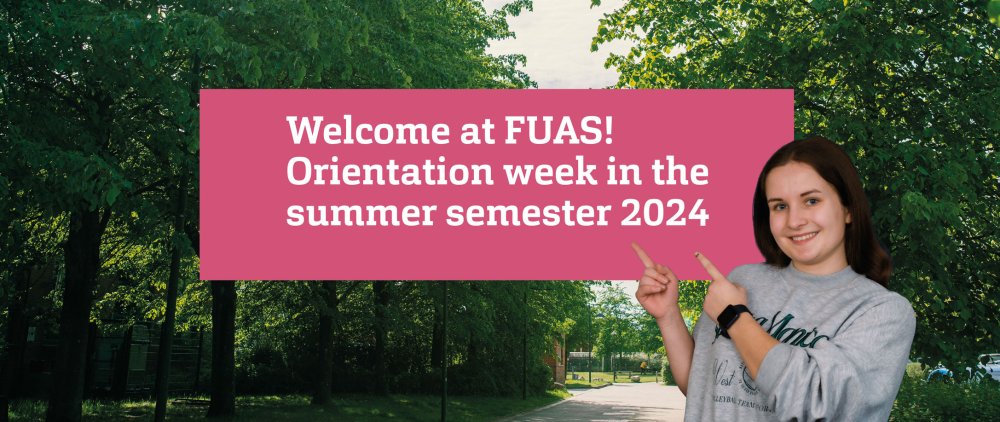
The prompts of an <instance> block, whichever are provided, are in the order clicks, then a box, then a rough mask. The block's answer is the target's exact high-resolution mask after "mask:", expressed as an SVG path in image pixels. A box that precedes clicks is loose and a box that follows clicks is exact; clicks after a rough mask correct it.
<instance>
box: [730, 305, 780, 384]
mask: <svg viewBox="0 0 1000 422" xmlns="http://www.w3.org/2000/svg"><path fill="white" fill-rule="evenodd" d="M751 311H753V310H752V309H751ZM726 333H728V334H729V337H730V339H732V340H733V345H734V346H736V350H737V351H739V352H740V358H742V359H743V363H745V364H746V365H747V370H748V371H749V372H750V377H751V378H753V379H755V380H756V379H757V371H759V370H760V364H761V363H763V362H764V357H765V356H767V352H769V351H771V348H772V347H774V346H775V345H777V344H778V340H775V339H774V337H771V335H770V334H768V333H767V331H764V328H763V327H761V326H760V324H758V323H757V321H754V319H753V318H752V317H751V316H750V314H742V315H740V317H739V318H737V319H736V322H735V323H734V324H733V326H732V327H729V329H728V330H726Z"/></svg>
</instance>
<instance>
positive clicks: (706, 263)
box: [694, 252, 726, 280]
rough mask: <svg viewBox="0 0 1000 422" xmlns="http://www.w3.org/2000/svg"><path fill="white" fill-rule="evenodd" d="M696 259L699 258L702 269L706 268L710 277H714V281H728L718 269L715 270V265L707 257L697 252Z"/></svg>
mask: <svg viewBox="0 0 1000 422" xmlns="http://www.w3.org/2000/svg"><path fill="white" fill-rule="evenodd" d="M694 257H695V258H698V262H700V263H701V266H702V267H705V270H707V271H708V275H710V276H711V277H712V280H725V279H726V276H724V275H722V273H721V272H719V269H718V268H715V264H713V263H712V261H709V260H708V258H707V257H705V255H702V254H701V252H695V253H694Z"/></svg>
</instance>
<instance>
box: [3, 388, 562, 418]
mask: <svg viewBox="0 0 1000 422" xmlns="http://www.w3.org/2000/svg"><path fill="white" fill-rule="evenodd" d="M567 397H569V393H567V392H566V391H563V390H552V391H549V392H547V393H546V394H545V395H543V396H536V397H529V398H528V399H527V400H521V398H520V397H472V396H457V397H456V396H450V397H448V410H447V411H448V420H450V421H482V420H495V419H499V418H502V417H505V416H510V415H514V414H518V413H521V412H524V411H527V410H530V409H534V408H538V407H542V406H545V405H548V404H550V403H554V402H557V401H559V400H563V399H565V398H567ZM196 399H200V400H199V401H196V402H194V403H192V402H185V401H173V400H172V401H171V402H170V406H169V407H168V408H167V420H172V421H187V420H198V421H204V420H205V419H204V416H205V412H206V411H207V410H208V407H207V401H202V400H205V398H204V397H198V398H196ZM309 400H310V398H309V397H308V396H244V397H237V399H236V412H237V417H236V418H235V420H248V421H252V420H266V421H271V420H282V421H303V422H305V421H309V422H311V421H314V420H317V419H323V420H338V421H341V420H342V421H384V420H398V421H437V420H440V418H441V398H440V397H439V396H403V395H391V396H388V397H377V396H369V395H345V396H335V397H334V398H333V400H332V401H331V402H330V403H329V404H328V405H326V406H313V405H310V404H309ZM154 407H155V403H154V402H153V401H150V400H139V401H123V402H113V401H90V400H88V401H85V402H84V404H83V420H85V421H101V422H106V421H134V420H146V419H149V418H151V417H152V415H153V409H154ZM10 416H11V421H29V420H30V421H34V420H41V419H44V416H45V402H42V401H20V402H14V403H12V405H11V414H10Z"/></svg>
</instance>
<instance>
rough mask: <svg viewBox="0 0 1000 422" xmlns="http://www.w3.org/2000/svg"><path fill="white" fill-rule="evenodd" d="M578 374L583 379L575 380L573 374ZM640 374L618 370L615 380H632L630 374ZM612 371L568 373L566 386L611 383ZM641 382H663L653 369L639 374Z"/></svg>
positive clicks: (587, 386) (576, 386) (577, 386)
mask: <svg viewBox="0 0 1000 422" xmlns="http://www.w3.org/2000/svg"><path fill="white" fill-rule="evenodd" d="M574 373H575V374H577V375H579V376H580V378H581V379H579V380H574V379H572V378H573V375H572V374H574ZM630 374H632V375H639V373H638V372H631V373H629V372H627V371H625V372H618V378H616V380H617V381H615V382H620V383H621V382H632V380H630V379H629V375H630ZM613 375H614V374H613V373H612V372H596V371H595V372H593V373H591V374H588V373H587V372H571V373H569V374H567V375H566V388H593V387H600V386H603V385H608V384H611V381H612V378H613ZM588 380H593V382H588ZM639 382H663V378H662V377H658V376H657V375H656V373H654V372H653V371H646V374H645V375H640V376H639Z"/></svg>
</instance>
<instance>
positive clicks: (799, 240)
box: [790, 232, 819, 245]
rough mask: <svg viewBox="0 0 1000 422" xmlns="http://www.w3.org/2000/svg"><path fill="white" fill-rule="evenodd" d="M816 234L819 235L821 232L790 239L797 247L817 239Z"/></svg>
mask: <svg viewBox="0 0 1000 422" xmlns="http://www.w3.org/2000/svg"><path fill="white" fill-rule="evenodd" d="M816 233H819V232H812V233H806V234H802V235H798V236H792V237H791V238H790V239H792V243H794V244H796V245H801V244H803V243H806V242H808V241H809V240H810V239H812V238H814V237H816Z"/></svg>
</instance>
